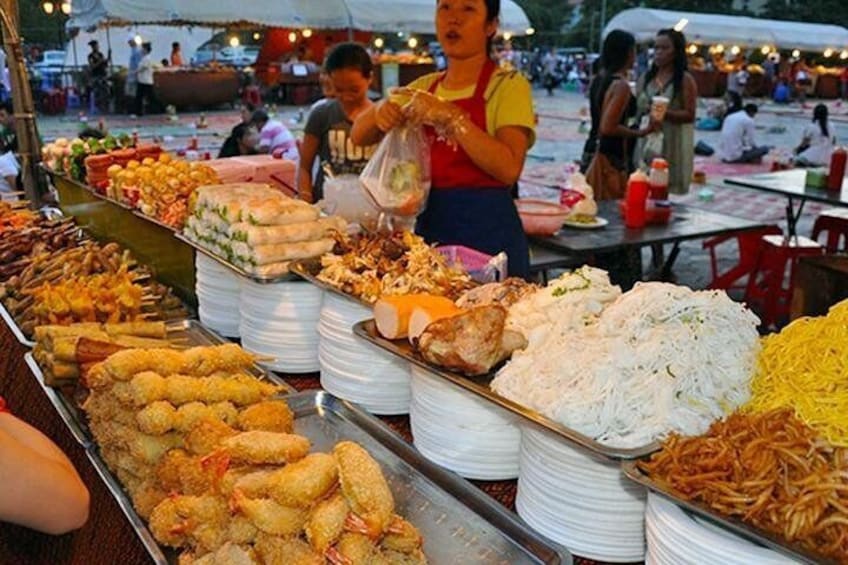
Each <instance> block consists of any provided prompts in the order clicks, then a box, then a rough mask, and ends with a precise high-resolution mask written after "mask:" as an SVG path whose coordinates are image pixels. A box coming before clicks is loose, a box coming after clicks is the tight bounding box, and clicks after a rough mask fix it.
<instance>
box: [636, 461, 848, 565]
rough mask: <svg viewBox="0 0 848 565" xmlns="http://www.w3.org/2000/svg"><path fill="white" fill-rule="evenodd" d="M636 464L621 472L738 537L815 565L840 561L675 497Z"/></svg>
mask: <svg viewBox="0 0 848 565" xmlns="http://www.w3.org/2000/svg"><path fill="white" fill-rule="evenodd" d="M636 463H637V462H636V461H625V462H623V463H622V465H621V470H622V472H624V475H625V476H626V477H627V478H628V479H630V480H631V481H633V482H635V483H638V484H640V485H642V486H644V487H647V488H648V489H650V490H651V491H653V492H655V493H657V494H659V495H660V496H662V497H664V498H666V499H668V500H670V501H671V502H673V503H674V504H676V505H678V506H680V507H681V508H683V509H685V510H687V511H689V512H691V513H693V514H695V515H697V516H700V517H702V518H705V519H706V520H708V521H709V522H711V523H713V524H716V525H718V526H720V527H722V528H724V529H726V530H730V531H731V532H733V533H734V534H738V535H740V536H742V537H743V538H746V539H748V540H750V541H752V542H754V543H758V544H760V545H763V546H766V547H768V548H770V549H773V550H775V551H777V552H778V553H781V554H783V555H786V556H787V557H791V558H793V559H796V560H799V561H802V562H804V563H811V564H815V563H820V564H824V563H836V561H834V560H832V559H827V558H825V557H822V556H820V555H817V554H815V553H812V552H810V551H807V550H806V549H802V548H800V547H798V546H796V545H793V544H791V543H789V542H788V541H786V540H785V539H784V538H782V537H781V536H778V535H775V534H772V533H769V532H766V531H765V530H761V529H760V528H757V527H754V526H751V525H749V524H746V523H745V522H742V521H741V520H737V519H736V518H729V517H727V516H723V515H722V514H719V513H718V512H716V511H715V510H713V509H712V508H710V507H709V506H706V505H703V504H700V503H698V502H693V501H690V500H684V499H682V498H680V497H679V496H678V495H677V494H675V493H674V491H672V490H669V489H667V488H666V487H664V486H663V485H660V484H659V483H657V482H655V481H654V480H653V479H651V477H649V476H648V475H646V474H645V473H643V472H642V471H641V470H639V468H638V467H637V466H636Z"/></svg>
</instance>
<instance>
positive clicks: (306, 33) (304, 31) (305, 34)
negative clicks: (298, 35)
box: [303, 28, 312, 39]
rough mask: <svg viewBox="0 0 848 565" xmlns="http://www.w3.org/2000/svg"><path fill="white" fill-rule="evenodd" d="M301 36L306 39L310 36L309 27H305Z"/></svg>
mask: <svg viewBox="0 0 848 565" xmlns="http://www.w3.org/2000/svg"><path fill="white" fill-rule="evenodd" d="M303 37H305V38H306V39H309V38H310V37H312V30H311V29H309V28H306V29H305V30H303Z"/></svg>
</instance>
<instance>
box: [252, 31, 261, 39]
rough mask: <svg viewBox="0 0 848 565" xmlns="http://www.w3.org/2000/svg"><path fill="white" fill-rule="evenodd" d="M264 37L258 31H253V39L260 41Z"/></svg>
mask: <svg viewBox="0 0 848 565" xmlns="http://www.w3.org/2000/svg"><path fill="white" fill-rule="evenodd" d="M261 38H262V34H261V33H259V32H258V31H255V32H253V41H259V40H260V39H261Z"/></svg>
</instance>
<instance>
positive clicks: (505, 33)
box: [503, 31, 512, 41]
mask: <svg viewBox="0 0 848 565" xmlns="http://www.w3.org/2000/svg"><path fill="white" fill-rule="evenodd" d="M503 38H504V41H509V40H510V39H512V34H511V33H510V32H508V31H505V32H504V34H503Z"/></svg>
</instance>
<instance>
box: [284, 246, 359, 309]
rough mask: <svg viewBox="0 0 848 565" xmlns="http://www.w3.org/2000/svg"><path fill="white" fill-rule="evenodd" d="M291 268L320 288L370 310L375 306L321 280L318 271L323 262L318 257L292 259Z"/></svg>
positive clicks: (293, 271) (296, 273)
mask: <svg viewBox="0 0 848 565" xmlns="http://www.w3.org/2000/svg"><path fill="white" fill-rule="evenodd" d="M289 270H291V272H292V273H294V274H295V275H297V276H299V277H300V278H302V279H304V280H307V281H309V282H311V283H312V284H314V285H315V286H317V287H318V288H320V289H323V290H326V291H327V292H332V293H333V294H335V295H336V296H341V297H342V298H345V299H346V300H349V301H351V302H353V303H354V304H359V305H360V306H365V307H366V308H368V309H369V310H370V309H371V308H373V307H374V305H373V304H371V303H370V302H366V301H364V300H362V299H361V298H357V297H355V296H351V295H350V294H347V293H346V292H344V291H342V290H341V289H339V288H336V287H334V286H333V285H331V284H329V283H326V282H324V281H322V280H319V279H318V272H319V271H320V270H321V262H320V260H318V259H301V260H299V261H292V264H291V265H290V266H289Z"/></svg>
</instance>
